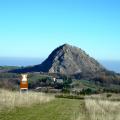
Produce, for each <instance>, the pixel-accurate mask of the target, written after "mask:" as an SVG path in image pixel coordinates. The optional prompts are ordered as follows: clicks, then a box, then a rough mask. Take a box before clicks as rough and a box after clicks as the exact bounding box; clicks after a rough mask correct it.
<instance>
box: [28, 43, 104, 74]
mask: <svg viewBox="0 0 120 120" xmlns="http://www.w3.org/2000/svg"><path fill="white" fill-rule="evenodd" d="M102 69H104V68H103V66H102V65H100V64H99V63H98V62H97V61H96V60H95V59H93V58H91V57H90V56H89V55H88V54H86V53H85V52H84V51H83V50H81V49H80V48H77V47H75V46H71V45H68V44H64V45H62V46H60V47H58V48H56V49H55V50H54V51H53V52H52V53H51V54H50V55H49V57H48V58H47V59H46V60H45V61H44V62H43V63H42V64H40V65H36V66H33V67H31V68H29V69H28V71H37V72H40V71H41V72H49V73H61V74H69V75H70V74H78V73H85V72H91V73H92V72H94V73H95V72H97V71H101V70H102ZM26 70H27V69H26Z"/></svg>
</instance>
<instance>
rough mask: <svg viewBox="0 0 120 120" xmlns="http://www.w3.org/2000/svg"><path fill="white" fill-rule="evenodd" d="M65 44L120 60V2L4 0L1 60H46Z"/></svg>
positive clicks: (1, 2) (0, 12)
mask: <svg viewBox="0 0 120 120" xmlns="http://www.w3.org/2000/svg"><path fill="white" fill-rule="evenodd" d="M64 43H69V44H72V45H75V46H78V47H80V48H82V49H83V50H85V51H86V52H87V53H88V54H90V55H91V56H92V57H95V58H96V59H108V60H120V53H119V52H120V0H0V57H28V58H30V57H32V58H36V57H37V58H45V57H47V56H48V55H49V53H51V51H52V50H53V49H54V48H56V47H57V46H59V45H61V44H64Z"/></svg>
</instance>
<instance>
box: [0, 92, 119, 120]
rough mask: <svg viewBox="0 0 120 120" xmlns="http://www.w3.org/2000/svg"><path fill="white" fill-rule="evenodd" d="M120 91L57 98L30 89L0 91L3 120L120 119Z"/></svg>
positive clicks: (1, 118) (1, 116) (0, 113)
mask: <svg viewBox="0 0 120 120" xmlns="http://www.w3.org/2000/svg"><path fill="white" fill-rule="evenodd" d="M119 98H120V96H119V94H112V96H110V97H109V98H108V97H107V95H106V94H102V95H92V96H86V97H85V99H66V98H54V96H53V95H48V94H43V93H35V92H29V93H28V94H22V96H21V95H20V94H19V93H18V92H10V91H6V90H0V107H1V111H0V120H120V101H119Z"/></svg>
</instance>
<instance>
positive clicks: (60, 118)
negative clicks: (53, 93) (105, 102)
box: [0, 99, 85, 120]
mask: <svg viewBox="0 0 120 120" xmlns="http://www.w3.org/2000/svg"><path fill="white" fill-rule="evenodd" d="M84 105H85V104H84V101H82V100H71V99H55V100H53V101H51V102H48V103H45V104H37V105H33V106H30V107H22V108H15V109H14V110H12V111H2V112H0V120H77V118H81V119H80V120H85V119H84V117H85V116H84V114H83V113H85V106H84Z"/></svg>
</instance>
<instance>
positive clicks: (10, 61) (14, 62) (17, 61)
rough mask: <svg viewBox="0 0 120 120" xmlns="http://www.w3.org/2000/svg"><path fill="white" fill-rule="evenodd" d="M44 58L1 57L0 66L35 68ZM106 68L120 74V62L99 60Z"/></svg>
mask: <svg viewBox="0 0 120 120" xmlns="http://www.w3.org/2000/svg"><path fill="white" fill-rule="evenodd" d="M44 60H45V59H44V58H15V57H1V58H0V66H24V67H25V66H33V65H37V64H40V63H42V62H43V61H44ZM98 61H99V62H100V63H101V64H102V65H103V66H104V67H105V68H107V69H108V70H111V71H115V72H117V73H120V61H119V60H118V61H115V60H98Z"/></svg>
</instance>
